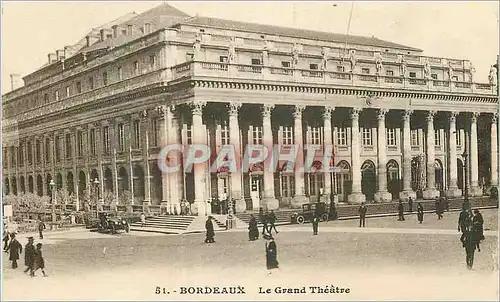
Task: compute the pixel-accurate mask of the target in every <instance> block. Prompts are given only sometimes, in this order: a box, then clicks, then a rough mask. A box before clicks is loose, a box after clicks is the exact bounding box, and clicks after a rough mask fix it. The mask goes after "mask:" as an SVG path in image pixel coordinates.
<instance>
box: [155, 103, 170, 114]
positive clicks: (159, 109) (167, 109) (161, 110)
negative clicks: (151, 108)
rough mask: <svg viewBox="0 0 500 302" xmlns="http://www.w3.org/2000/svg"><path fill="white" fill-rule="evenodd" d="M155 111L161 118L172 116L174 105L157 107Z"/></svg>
mask: <svg viewBox="0 0 500 302" xmlns="http://www.w3.org/2000/svg"><path fill="white" fill-rule="evenodd" d="M156 111H157V112H158V114H160V115H162V116H166V115H168V114H173V112H174V111H175V105H159V106H157V107H156Z"/></svg>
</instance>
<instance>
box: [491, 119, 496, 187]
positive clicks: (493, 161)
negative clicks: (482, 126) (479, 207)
mask: <svg viewBox="0 0 500 302" xmlns="http://www.w3.org/2000/svg"><path fill="white" fill-rule="evenodd" d="M497 120H498V113H495V114H493V117H492V118H491V177H490V185H491V186H492V187H497V188H498V123H497Z"/></svg>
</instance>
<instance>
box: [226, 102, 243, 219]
mask: <svg viewBox="0 0 500 302" xmlns="http://www.w3.org/2000/svg"><path fill="white" fill-rule="evenodd" d="M240 108H241V103H239V102H231V103H230V104H229V141H230V143H231V144H232V145H233V148H234V154H235V157H236V158H235V160H236V169H237V170H236V171H233V172H231V180H230V181H231V197H232V198H234V199H235V201H236V212H237V213H241V212H243V211H245V210H246V203H245V199H244V198H243V194H242V189H241V181H242V171H241V166H242V162H241V160H242V157H241V142H240V125H239V122H238V111H239V109H240Z"/></svg>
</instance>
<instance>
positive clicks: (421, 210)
mask: <svg viewBox="0 0 500 302" xmlns="http://www.w3.org/2000/svg"><path fill="white" fill-rule="evenodd" d="M417 218H418V222H419V223H420V224H421V223H422V222H423V221H424V207H423V206H422V203H421V202H419V203H418V205H417Z"/></svg>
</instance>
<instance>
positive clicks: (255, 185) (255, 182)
mask: <svg viewBox="0 0 500 302" xmlns="http://www.w3.org/2000/svg"><path fill="white" fill-rule="evenodd" d="M261 182H262V175H251V176H250V198H251V199H252V207H253V209H254V210H255V209H259V207H260V200H261V198H262V191H261V190H262V183H261Z"/></svg>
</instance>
